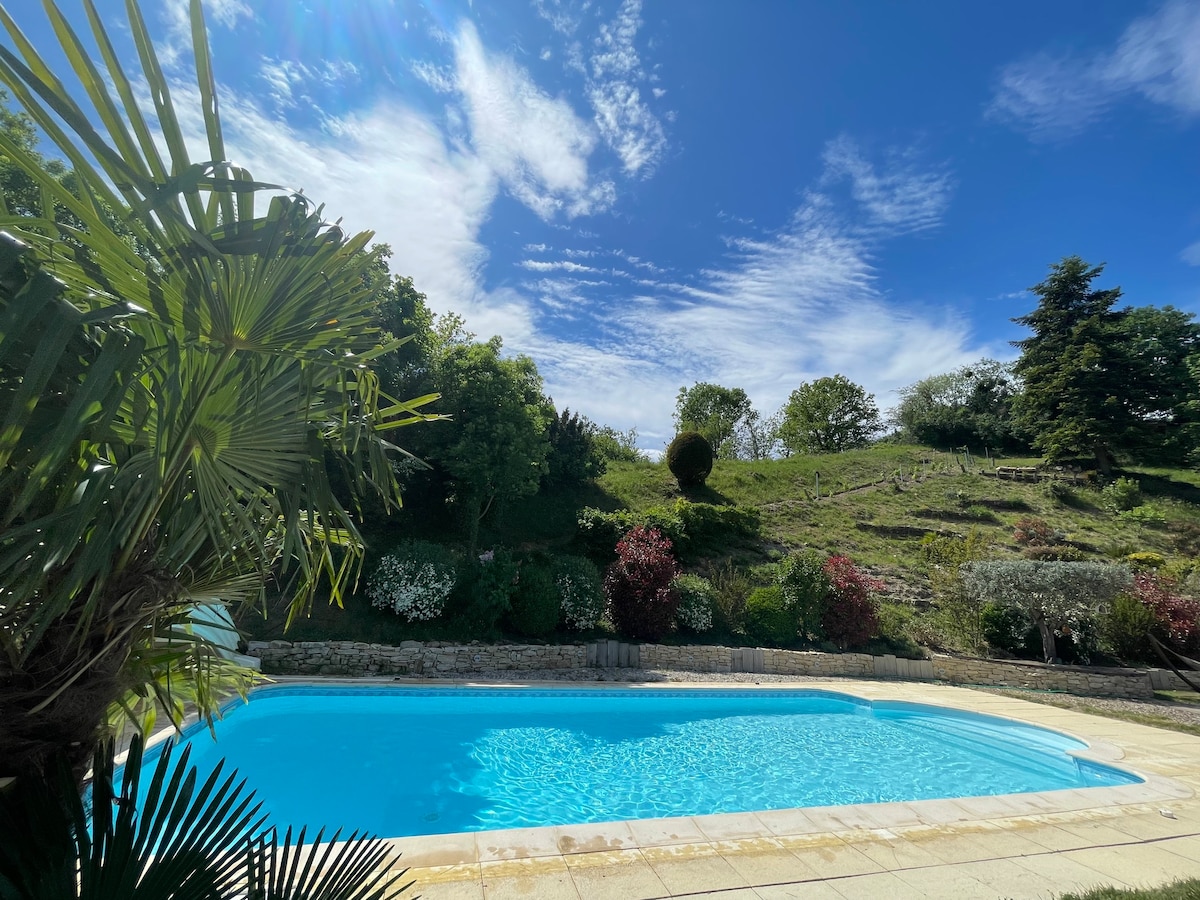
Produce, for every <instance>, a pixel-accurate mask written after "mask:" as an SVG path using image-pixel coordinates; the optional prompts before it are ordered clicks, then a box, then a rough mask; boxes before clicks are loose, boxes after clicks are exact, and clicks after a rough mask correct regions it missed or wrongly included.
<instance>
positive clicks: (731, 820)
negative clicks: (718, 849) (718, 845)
mask: <svg viewBox="0 0 1200 900" xmlns="http://www.w3.org/2000/svg"><path fill="white" fill-rule="evenodd" d="M693 821H694V822H695V823H696V827H697V828H699V829H700V830H701V831H702V832H703V833H704V836H705V837H706V838H707V839H708V840H710V841H733V840H737V839H738V838H746V837H758V836H760V835H762V834H765V833H767V831H768V829H767V827H766V825H764V824H763V822H762V820H761V819H759V818H758V816H756V815H754V813H723V814H721V815H717V816H697V817H696V818H695V819H694V820H693Z"/></svg>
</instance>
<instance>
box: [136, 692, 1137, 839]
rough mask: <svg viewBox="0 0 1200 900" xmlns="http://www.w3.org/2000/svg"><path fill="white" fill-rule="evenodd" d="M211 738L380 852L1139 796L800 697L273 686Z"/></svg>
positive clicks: (271, 793)
mask: <svg viewBox="0 0 1200 900" xmlns="http://www.w3.org/2000/svg"><path fill="white" fill-rule="evenodd" d="M216 737H217V740H216V741H215V742H214V741H213V740H212V739H211V738H210V737H209V734H208V731H207V729H206V728H205V727H204V726H203V725H197V726H193V727H192V728H189V729H187V730H186V731H185V732H184V735H183V737H182V740H184V741H187V742H188V743H190V744H191V747H192V759H193V762H195V763H196V764H197V766H198V767H199V768H200V770H201V772H204V773H206V772H207V771H210V770H211V769H212V767H213V766H215V765H216V763H217V762H218V761H219V760H220V758H221V757H226V758H227V759H228V760H229V763H228V764H229V765H232V766H235V767H236V768H237V769H239V770H240V772H241V774H242V775H243V776H244V777H245V778H246V779H247V783H248V786H249V787H252V788H253V789H254V790H255V791H256V792H257V793H258V796H259V799H261V800H262V801H263V808H264V811H266V812H268V813H270V815H271V821H272V823H273V824H276V825H280V826H286V825H295V826H300V825H313V826H318V825H324V826H330V827H339V826H340V827H346V828H348V829H353V828H359V829H364V828H365V829H367V830H369V831H373V832H375V833H376V834H379V835H381V836H385V837H403V836H409V835H420V834H442V833H447V832H459V831H481V830H489V829H497V828H513V827H525V826H542V825H565V824H576V823H585V822H606V821H618V820H624V819H642V818H656V817H661V816H691V815H707V814H712V813H723V812H746V811H757V810H769V809H786V808H792V807H805V806H828V805H840V804H851V803H881V802H889V801H900V800H920V799H931V798H942V797H949V798H953V797H973V796H987V795H994V794H1011V793H1024V792H1030V791H1048V790H1056V789H1061V788H1078V787H1090V786H1111V785H1120V784H1131V783H1136V782H1139V781H1141V779H1140V778H1138V777H1137V776H1135V775H1131V774H1129V773H1126V772H1122V771H1120V770H1118V769H1114V768H1111V767H1108V766H1104V765H1101V764H1098V763H1094V762H1091V761H1088V760H1083V759H1078V758H1076V757H1074V756H1072V755H1071V751H1075V750H1082V749H1084V748H1085V747H1086V745H1085V744H1084V743H1083V742H1082V741H1078V740H1075V739H1073V738H1070V737H1067V736H1065V735H1062V734H1058V733H1056V732H1052V731H1048V730H1046V729H1042V728H1037V727H1035V726H1031V725H1024V724H1021V723H1019V722H1014V721H1010V720H1007V719H998V718H994V717H989V716H983V715H978V714H974V713H965V712H958V711H954V710H948V709H944V708H941V707H933V706H924V705H920V704H913V703H902V702H878V701H876V702H870V701H866V700H861V699H858V698H856V697H852V696H849V695H844V694H837V693H831V692H825V691H804V690H766V691H764V690H711V689H709V690H700V689H683V690H680V689H675V690H664V689H657V688H656V689H646V688H638V689H629V688H625V689H620V688H617V689H594V690H578V689H575V690H543V689H530V688H459V687H428V688H426V687H422V688H417V689H412V688H393V687H387V686H378V687H345V688H325V687H315V686H314V687H308V686H287V687H273V688H265V689H261V690H259V691H256V692H255V693H254V694H253V699H252V701H251V702H250V703H249V704H246V705H237V706H232V707H230V708H229V710H228V711H227V712H226V716H225V718H224V719H223V720H222V721H220V722H218V723H217V724H216ZM156 758H157V754H156V753H148V754H147V759H146V762H145V765H146V766H151V765H153V764H154V763H155V762H156ZM146 780H147V781H148V779H146Z"/></svg>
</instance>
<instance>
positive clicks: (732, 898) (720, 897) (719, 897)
mask: <svg viewBox="0 0 1200 900" xmlns="http://www.w3.org/2000/svg"><path fill="white" fill-rule="evenodd" d="M688 900H758V892H757V891H755V890H754V889H753V888H735V889H734V890H731V891H704V892H703V893H693V894H688Z"/></svg>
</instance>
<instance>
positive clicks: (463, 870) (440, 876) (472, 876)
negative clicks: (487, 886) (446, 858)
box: [400, 863, 480, 886]
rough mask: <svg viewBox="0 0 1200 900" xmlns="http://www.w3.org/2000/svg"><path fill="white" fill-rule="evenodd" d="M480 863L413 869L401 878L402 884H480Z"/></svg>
mask: <svg viewBox="0 0 1200 900" xmlns="http://www.w3.org/2000/svg"><path fill="white" fill-rule="evenodd" d="M479 879H480V875H479V863H468V864H466V865H461V866H428V867H421V868H411V869H409V870H408V872H407V873H406V874H405V875H404V876H403V877H402V878H401V881H400V883H401V884H404V883H405V882H408V881H416V882H417V884H418V886H420V885H425V884H444V883H452V882H474V883H475V884H479Z"/></svg>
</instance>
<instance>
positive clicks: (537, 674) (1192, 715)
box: [426, 669, 1200, 727]
mask: <svg viewBox="0 0 1200 900" xmlns="http://www.w3.org/2000/svg"><path fill="white" fill-rule="evenodd" d="M426 677H428V678H431V679H433V678H437V677H438V676H437V675H427V676H426ZM453 677H454V678H456V679H463V678H466V679H470V680H478V681H508V682H512V681H576V682H578V681H591V682H655V683H670V682H720V683H730V684H789V683H795V684H805V683H808V682H814V681H848V682H849V681H854V679H853V678H845V679H839V678H834V677H826V676H822V677H816V676H811V675H766V674H756V673H753V672H683V671H676V670H668V669H531V670H529V671H525V672H510V671H498V670H487V671H480V672H472V673H469V674H464V673H456V674H455V675H454V676H453ZM972 690H982V691H986V692H987V693H990V694H1002V695H1004V696H1008V697H1018V698H1020V699H1022V700H1032V701H1034V702H1039V703H1049V704H1051V705H1053V706H1062V707H1066V708H1068V709H1077V710H1079V711H1081V712H1101V713H1103V712H1116V713H1136V714H1141V715H1152V716H1162V717H1165V718H1168V719H1171V720H1173V721H1175V722H1179V723H1182V724H1185V725H1194V726H1197V727H1200V704H1188V703H1170V702H1166V701H1162V700H1117V699H1113V698H1109V697H1078V696H1075V695H1073V694H1059V693H1042V692H1035V691H1022V690H1013V689H1009V688H972Z"/></svg>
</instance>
